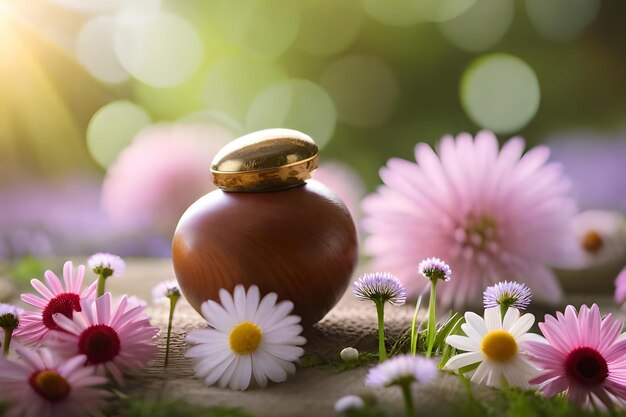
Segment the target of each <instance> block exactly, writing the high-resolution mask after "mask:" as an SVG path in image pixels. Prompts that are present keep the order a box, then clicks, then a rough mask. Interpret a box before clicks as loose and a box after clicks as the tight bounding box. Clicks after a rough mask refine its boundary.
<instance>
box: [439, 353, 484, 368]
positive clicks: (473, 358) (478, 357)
mask: <svg viewBox="0 0 626 417" xmlns="http://www.w3.org/2000/svg"><path fill="white" fill-rule="evenodd" d="M482 360H483V354H482V353H481V352H467V353H461V354H459V355H455V356H453V357H451V358H450V359H449V360H448V362H447V363H446V366H445V368H446V369H449V370H454V369H459V368H462V367H464V366H467V365H471V364H473V363H476V362H480V361H482Z"/></svg>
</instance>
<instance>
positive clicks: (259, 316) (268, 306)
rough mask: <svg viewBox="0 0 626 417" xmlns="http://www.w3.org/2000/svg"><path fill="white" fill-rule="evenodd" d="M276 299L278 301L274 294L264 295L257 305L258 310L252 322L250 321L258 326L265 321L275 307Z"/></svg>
mask: <svg viewBox="0 0 626 417" xmlns="http://www.w3.org/2000/svg"><path fill="white" fill-rule="evenodd" d="M277 299H278V295H276V293H275V292H271V293H269V294H266V295H265V297H263V299H262V300H261V302H260V303H259V308H258V309H257V311H256V315H255V317H254V320H252V321H253V322H254V323H258V324H259V325H260V323H261V322H263V321H264V320H265V319H266V317H267V316H268V315H269V314H270V312H271V311H272V309H273V308H274V306H275V305H276V300H277Z"/></svg>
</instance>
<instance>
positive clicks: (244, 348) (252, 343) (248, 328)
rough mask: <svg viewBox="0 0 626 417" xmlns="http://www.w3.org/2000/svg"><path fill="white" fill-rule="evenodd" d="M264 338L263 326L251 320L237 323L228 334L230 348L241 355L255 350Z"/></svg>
mask: <svg viewBox="0 0 626 417" xmlns="http://www.w3.org/2000/svg"><path fill="white" fill-rule="evenodd" d="M261 340H263V333H262V332H261V328H260V327H259V326H257V325H256V324H254V323H252V322H249V321H242V322H241V323H239V324H238V325H236V326H235V327H234V328H233V330H232V331H231V332H230V335H229V336H228V342H229V343H230V349H231V350H232V351H233V352H235V353H238V354H239V355H247V354H249V353H252V352H254V351H255V350H256V349H257V348H258V347H259V345H260V344H261Z"/></svg>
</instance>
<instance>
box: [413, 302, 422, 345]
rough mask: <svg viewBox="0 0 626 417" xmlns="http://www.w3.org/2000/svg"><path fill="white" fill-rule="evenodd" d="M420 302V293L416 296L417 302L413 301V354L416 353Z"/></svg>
mask: <svg viewBox="0 0 626 417" xmlns="http://www.w3.org/2000/svg"><path fill="white" fill-rule="evenodd" d="M421 304H422V296H421V295H420V296H419V297H418V298H417V303H415V313H413V321H412V322H411V355H413V356H415V355H416V354H417V327H416V325H417V312H418V311H419V309H420V306H421Z"/></svg>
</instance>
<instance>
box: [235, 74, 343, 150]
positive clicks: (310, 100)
mask: <svg viewBox="0 0 626 417" xmlns="http://www.w3.org/2000/svg"><path fill="white" fill-rule="evenodd" d="M336 121H337V112H336V110H335V106H334V104H333V101H332V99H331V98H330V96H329V95H328V93H327V92H326V91H325V90H324V89H323V88H322V87H320V86H319V85H317V84H315V83H314V82H312V81H309V80H303V79H290V80H285V81H282V82H280V83H277V84H274V85H272V86H270V87H268V88H266V89H265V90H263V91H262V92H261V93H259V95H257V97H256V98H255V99H254V101H253V102H252V104H251V105H250V110H249V111H248V117H247V127H248V130H249V131H255V130H260V129H267V128H273V127H284V128H288V129H296V130H300V131H302V132H304V133H306V134H307V135H310V136H311V137H312V138H313V139H314V140H315V143H317V145H318V146H319V147H320V148H322V147H324V145H326V144H327V143H328V141H329V140H330V139H331V137H332V135H333V133H334V132H335V124H336Z"/></svg>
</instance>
